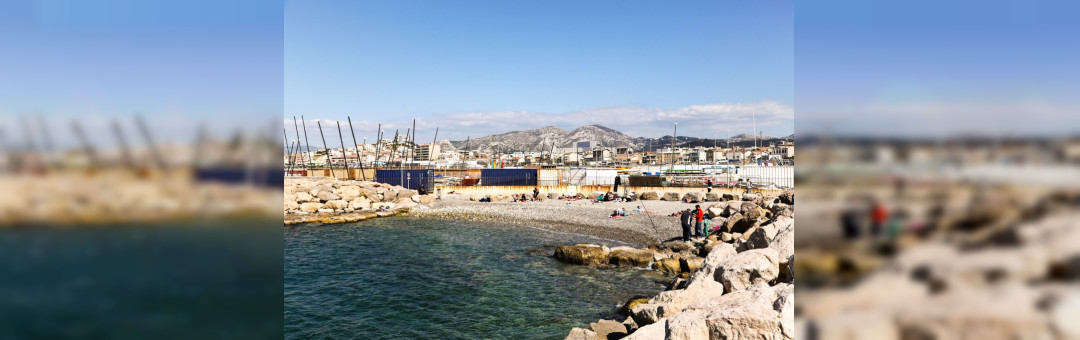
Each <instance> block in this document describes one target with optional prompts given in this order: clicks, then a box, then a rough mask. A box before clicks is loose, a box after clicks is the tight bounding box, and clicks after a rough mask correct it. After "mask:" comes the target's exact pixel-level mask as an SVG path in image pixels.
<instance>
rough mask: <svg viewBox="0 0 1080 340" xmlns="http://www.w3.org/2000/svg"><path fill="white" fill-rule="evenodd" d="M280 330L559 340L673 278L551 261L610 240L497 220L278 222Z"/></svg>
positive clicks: (341, 335)
mask: <svg viewBox="0 0 1080 340" xmlns="http://www.w3.org/2000/svg"><path fill="white" fill-rule="evenodd" d="M284 233H285V316H284V322H285V336H286V338H293V339H314V338H321V339H326V338H330V339H335V338H336V339H435V338H441V339H448V338H449V339H475V338H493V339H562V338H564V337H565V336H566V335H567V333H568V332H569V330H570V329H571V328H573V327H584V326H587V325H588V323H589V322H594V321H596V320H597V319H600V318H602V317H605V316H610V315H611V314H612V313H613V312H614V310H615V308H616V307H617V306H618V305H619V304H620V303H622V302H625V300H626V299H628V298H630V297H633V296H641V295H644V296H652V295H655V294H656V293H658V292H659V291H661V290H663V287H664V285H665V284H666V283H667V282H669V281H670V278H668V277H664V276H662V275H659V274H658V273H656V272H654V271H649V270H644V269H597V268H590V267H587V266H579V265H570V264H564V263H560V262H558V261H556V260H555V259H554V258H553V257H552V254H553V253H554V246H557V245H564V244H573V243H607V244H608V245H614V244H615V243H614V242H610V241H603V240H598V239H596V238H592V237H588V236H583V235H573V234H560V233H552V232H547V231H542V230H538V229H530V228H523V227H520V226H514V227H510V226H506V225H500V224H498V223H479V222H465V221H455V220H430V219H418V218H383V219H375V220H369V221H364V222H359V223H352V224H340V225H299V226H290V227H286V228H285V232H284Z"/></svg>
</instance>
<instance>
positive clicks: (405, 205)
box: [394, 197, 416, 209]
mask: <svg viewBox="0 0 1080 340" xmlns="http://www.w3.org/2000/svg"><path fill="white" fill-rule="evenodd" d="M394 205H395V206H397V207H398V208H402V209H411V208H413V207H415V206H416V202H413V200H412V198H409V197H402V198H399V199H398V200H397V202H394Z"/></svg>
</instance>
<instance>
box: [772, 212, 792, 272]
mask: <svg viewBox="0 0 1080 340" xmlns="http://www.w3.org/2000/svg"><path fill="white" fill-rule="evenodd" d="M772 225H773V226H774V227H776V228H777V231H776V236H774V237H773V239H772V241H771V242H769V248H772V249H773V250H776V253H777V255H780V268H781V269H782V270H781V272H780V274H779V277H778V278H779V279H780V280H781V281H783V282H787V283H792V282H794V280H795V268H794V265H795V219H793V218H790V217H780V218H778V219H776V220H775V221H773V223H772Z"/></svg>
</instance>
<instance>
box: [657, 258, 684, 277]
mask: <svg viewBox="0 0 1080 340" xmlns="http://www.w3.org/2000/svg"><path fill="white" fill-rule="evenodd" d="M652 267H653V269H656V270H659V271H662V272H665V273H668V274H674V275H677V274H679V272H680V271H681V264H680V263H679V259H678V258H674V257H667V258H662V259H659V260H656V261H654V262H653V265H652Z"/></svg>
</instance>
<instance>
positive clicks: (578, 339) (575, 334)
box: [565, 327, 598, 340]
mask: <svg viewBox="0 0 1080 340" xmlns="http://www.w3.org/2000/svg"><path fill="white" fill-rule="evenodd" d="M595 339H598V338H597V337H596V332H593V331H591V330H588V329H584V328H578V327H574V328H573V329H571V330H570V334H569V335H567V336H566V339H565V340H595Z"/></svg>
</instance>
